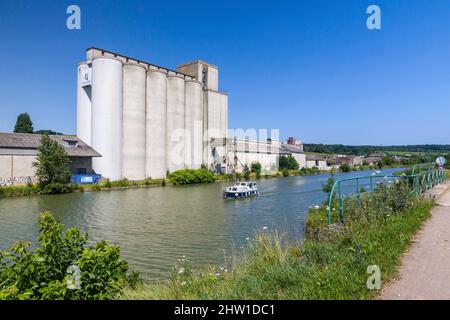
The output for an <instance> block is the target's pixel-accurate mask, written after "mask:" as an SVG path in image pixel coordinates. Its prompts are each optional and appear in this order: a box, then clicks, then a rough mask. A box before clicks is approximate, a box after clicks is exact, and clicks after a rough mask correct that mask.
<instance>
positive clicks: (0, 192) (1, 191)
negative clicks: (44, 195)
mask: <svg viewBox="0 0 450 320" xmlns="http://www.w3.org/2000/svg"><path fill="white" fill-rule="evenodd" d="M39 191H40V188H39V187H38V186H34V185H31V184H29V185H26V186H8V187H0V198H2V197H23V196H29V195H33V194H38V193H39Z"/></svg>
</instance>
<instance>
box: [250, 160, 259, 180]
mask: <svg viewBox="0 0 450 320" xmlns="http://www.w3.org/2000/svg"><path fill="white" fill-rule="evenodd" d="M252 172H253V173H254V174H255V176H256V179H260V178H261V163H259V162H253V163H252Z"/></svg>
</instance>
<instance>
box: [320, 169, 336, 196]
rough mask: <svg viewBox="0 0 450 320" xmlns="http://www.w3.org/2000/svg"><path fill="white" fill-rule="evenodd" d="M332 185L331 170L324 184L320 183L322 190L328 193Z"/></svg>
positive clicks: (332, 174)
mask: <svg viewBox="0 0 450 320" xmlns="http://www.w3.org/2000/svg"><path fill="white" fill-rule="evenodd" d="M333 186H334V173H333V172H331V175H330V177H329V178H328V180H327V183H326V184H322V190H323V192H325V193H327V194H329V193H330V192H331V190H332V189H333Z"/></svg>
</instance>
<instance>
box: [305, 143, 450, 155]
mask: <svg viewBox="0 0 450 320" xmlns="http://www.w3.org/2000/svg"><path fill="white" fill-rule="evenodd" d="M304 150H305V151H306V152H317V153H333V154H347V155H355V156H362V155H368V154H370V153H374V152H389V151H391V152H392V151H396V152H450V144H423V145H401V146H371V145H365V146H349V145H343V144H321V143H320V144H312V143H307V144H304Z"/></svg>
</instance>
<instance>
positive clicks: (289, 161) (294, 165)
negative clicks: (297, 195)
mask: <svg viewBox="0 0 450 320" xmlns="http://www.w3.org/2000/svg"><path fill="white" fill-rule="evenodd" d="M278 165H279V167H280V169H281V170H283V169H288V170H298V168H299V167H300V166H299V164H298V162H297V160H295V158H294V157H293V156H287V157H286V156H281V157H280V159H279V164H278Z"/></svg>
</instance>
